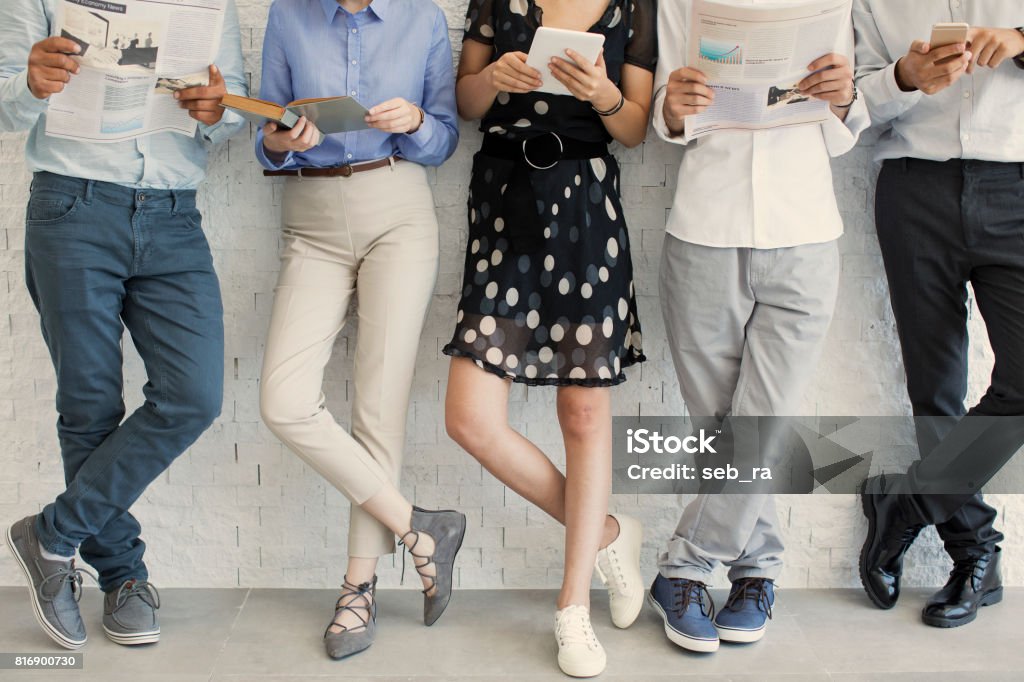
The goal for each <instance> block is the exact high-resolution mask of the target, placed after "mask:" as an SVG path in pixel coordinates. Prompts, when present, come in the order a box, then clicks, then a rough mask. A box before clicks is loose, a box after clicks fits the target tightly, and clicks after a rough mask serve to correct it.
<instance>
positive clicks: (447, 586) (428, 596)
mask: <svg viewBox="0 0 1024 682" xmlns="http://www.w3.org/2000/svg"><path fill="white" fill-rule="evenodd" d="M420 533H426V534H427V535H429V536H430V537H431V538H433V540H434V553H433V554H429V555H425V554H417V553H416V545H417V544H419V541H420ZM410 536H412V537H413V539H412V541H411V542H410V540H409V538H410ZM465 536H466V515H465V514H461V513H459V512H457V511H452V510H443V511H427V510H426V509H420V508H419V507H413V508H412V530H410V531H409V532H408V533H406V534H405V535H403V536H402V539H401V544H403V545H405V547H406V549H408V550H409V554H412V558H413V563H414V564H415V566H416V572H417V573H419V574H420V575H421V576H423V577H424V578H429V579H430V586H429V587H427V589H425V590H423V622H424V623H425V624H427V625H433V624H434V623H436V622H437V619H438V618H440V617H441V614H442V613H444V610H445V609H446V608H447V607H448V602H449V601H450V600H451V598H452V582H453V580H452V579H453V577H454V573H455V555H456V554H458V553H459V550H460V549H461V548H462V539H463V538H464V537H465ZM431 564H433V565H434V575H430V574H429V573H424V569H426V568H427V567H428V566H430V565H431Z"/></svg>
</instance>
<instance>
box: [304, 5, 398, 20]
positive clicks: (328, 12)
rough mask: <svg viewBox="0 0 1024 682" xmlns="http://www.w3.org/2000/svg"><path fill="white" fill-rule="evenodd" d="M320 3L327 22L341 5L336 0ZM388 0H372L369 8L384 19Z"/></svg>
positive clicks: (379, 17) (332, 18)
mask: <svg viewBox="0 0 1024 682" xmlns="http://www.w3.org/2000/svg"><path fill="white" fill-rule="evenodd" d="M320 4H321V5H322V6H323V8H324V16H326V17H327V23H330V22H332V21H333V20H334V15H335V14H337V13H338V10H340V9H341V5H339V4H338V1H337V0H320ZM390 4H391V3H390V0H373V2H371V3H370V6H369V10H370V11H371V12H373V13H374V14H375V15H376V16H377V18H378V19H380V20H381V21H384V20H385V19H386V18H387V14H388V5H390Z"/></svg>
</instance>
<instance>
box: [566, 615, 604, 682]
mask: <svg viewBox="0 0 1024 682" xmlns="http://www.w3.org/2000/svg"><path fill="white" fill-rule="evenodd" d="M555 640H557V642H558V667H559V668H561V669H562V672H563V673H565V674H566V675H569V676H571V677H594V676H596V675H600V674H601V673H603V672H604V668H605V665H606V663H607V660H608V659H607V656H606V655H605V653H604V647H603V646H601V643H600V642H598V641H597V635H595V634H594V628H593V627H592V626H591V625H590V609H588V608H587V607H586V606H580V605H578V604H574V605H572V606H566V607H565V608H564V609H562V610H560V611H556V612H555Z"/></svg>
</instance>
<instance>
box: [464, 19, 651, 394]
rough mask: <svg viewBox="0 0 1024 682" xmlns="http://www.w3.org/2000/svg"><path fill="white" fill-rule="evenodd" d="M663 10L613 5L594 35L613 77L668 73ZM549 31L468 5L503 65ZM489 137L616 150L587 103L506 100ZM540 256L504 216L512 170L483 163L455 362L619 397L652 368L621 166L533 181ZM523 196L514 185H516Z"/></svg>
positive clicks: (472, 23)
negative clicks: (632, 371) (631, 372)
mask: <svg viewBox="0 0 1024 682" xmlns="http://www.w3.org/2000/svg"><path fill="white" fill-rule="evenodd" d="M656 13H657V12H656V5H655V3H654V1H653V0H609V4H608V9H607V11H606V12H605V13H604V15H603V16H602V17H601V18H600V20H599V21H598V22H597V23H596V24H595V25H594V26H593V27H592V28H591V29H590V30H591V31H592V32H594V33H600V34H602V35H604V37H605V47H604V58H605V63H606V66H607V70H608V77H609V78H610V79H611V80H612V81H613V82H615V83H618V82H619V80H620V78H621V72H622V67H623V66H624V64H625V63H627V62H628V63H630V64H633V65H636V66H639V67H641V68H646V69H648V70H650V71H652V72H653V71H654V69H655V66H656V63H657V55H656V52H657V46H656V42H657V41H656V33H657V30H656V25H655V19H656ZM542 23H543V18H542V10H541V8H540V7H539V6H538V5H537V2H536V0H505V1H502V2H496V1H495V0H469V7H468V9H467V23H466V37H467V38H469V39H473V40H476V41H478V42H482V43H485V44H487V45H493V46H494V59H498V58H500V57H501V56H502V55H504V54H505V53H507V52H529V48H530V44H531V43H532V42H533V34H534V32H535V31H536V29H537V27H538V26H540V25H541V24H542ZM480 129H481V130H482V131H484V132H486V133H488V134H491V135H496V136H499V137H503V138H506V139H511V140H521V139H528V138H531V137H534V136H537V135H539V134H542V133H546V132H557V133H558V134H559V135H561V136H562V137H563V138H573V139H578V140H583V141H586V142H607V141H609V140H610V139H611V138H610V136H609V135H608V132H607V129H606V128H605V127H604V123H603V121H602V119H601V118H600V116H598V115H597V114H596V113H595V112H594V111H593V109H592V108H591V106H590V105H589V104H588V103H586V102H581V101H579V100H577V99H576V98H574V97H561V96H558V95H550V94H546V93H521V94H520V93H516V94H509V93H505V92H502V93H499V94H498V96H497V97H496V99H495V102H494V105H493V106H492V107H491V109H490V111H488V112H487V114H486V115H485V116H484V118H483V120H482V121H481V125H480ZM534 178H535V180H534V182H533V186H534V193H535V195H536V196H535V198H536V201H537V211H538V213H539V215H540V216H541V223H540V227H539V232H540V233H541V234H540V235H538V236H539V237H542V239H543V242H542V246H541V247H540V249H539V250H536V251H533V252H530V253H520V252H518V251H516V250H515V249H514V247H513V246H512V244H511V243H510V241H511V240H510V238H509V235H514V234H516V233H517V231H516V226H515V225H510V224H509V218H508V215H507V214H506V215H502V213H503V211H502V206H503V202H504V201H514V200H515V199H514V197H511V194H512V193H510V194H506V193H505V189H506V187H508V186H509V181H510V179H511V178H510V164H509V163H508V162H507V161H502V160H499V159H493V158H490V157H488V156H486V155H484V154H477V155H476V157H475V158H474V160H473V174H472V178H471V180H470V188H469V189H470V191H469V216H468V217H469V240H468V241H469V243H468V246H467V249H466V261H465V273H464V277H463V288H462V297H461V300H460V302H459V307H458V310H459V314H458V320H457V323H456V330H455V333H454V335H453V337H452V340H451V342H450V343H449V344H448V345H447V346H445V349H444V352H445V354H447V355H451V356H458V357H466V358H469V359H471V360H473V361H474V362H475V363H476V364H477V365H478V366H479V367H482V368H483V369H485V370H487V371H489V372H492V373H494V374H496V375H498V376H501V377H503V378H507V379H511V380H513V381H517V382H522V383H526V384H532V385H582V386H608V385H614V384H618V383H620V382H622V381H624V380H625V375H624V374H623V373H622V370H623V369H624V368H625V367H629V366H630V365H633V364H635V363H637V362H642V361H643V360H644V359H645V358H644V355H643V350H642V346H641V343H640V342H641V339H642V335H641V330H640V322H639V315H638V314H637V306H636V299H635V297H634V293H633V266H632V261H631V258H630V252H629V235H628V231H627V229H626V224H625V219H624V217H623V213H622V206H621V202H620V200H619V167H618V164H617V162H616V160H615V158H614V157H612V156H605V157H601V158H596V159H588V160H563V161H561V162H559V163H558V164H557V165H555V166H554V167H553V168H551V169H548V170H544V171H536V172H535V173H534ZM513 186H514V185H513Z"/></svg>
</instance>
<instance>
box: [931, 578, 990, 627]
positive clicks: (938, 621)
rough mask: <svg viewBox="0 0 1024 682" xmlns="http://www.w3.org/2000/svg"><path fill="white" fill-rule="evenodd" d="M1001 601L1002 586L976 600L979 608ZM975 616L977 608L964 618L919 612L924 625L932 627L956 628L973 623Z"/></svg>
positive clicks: (976, 615)
mask: <svg viewBox="0 0 1024 682" xmlns="http://www.w3.org/2000/svg"><path fill="white" fill-rule="evenodd" d="M1001 601H1003V588H1001V587H998V588H996V589H995V590H992V591H991V592H989V593H988V594H986V595H985V596H984V597H982V598H981V601H980V602H978V608H981V607H982V606H992V605H993V604H998V603H999V602H1001ZM977 617H978V611H977V609H976V610H975V611H974V613H972V614H970V615H968V616H966V617H964V618H957V619H952V618H938V617H936V616H926V615H924V614H921V620H922V621H924V623H925V625H931V626H932V627H934V628H958V627H960V626H961V625H967V624H968V623H973V622H974V619H975V618H977Z"/></svg>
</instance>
